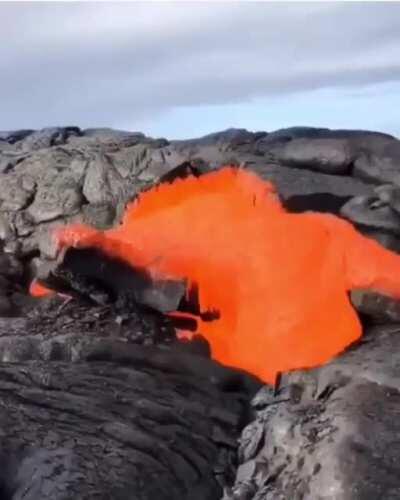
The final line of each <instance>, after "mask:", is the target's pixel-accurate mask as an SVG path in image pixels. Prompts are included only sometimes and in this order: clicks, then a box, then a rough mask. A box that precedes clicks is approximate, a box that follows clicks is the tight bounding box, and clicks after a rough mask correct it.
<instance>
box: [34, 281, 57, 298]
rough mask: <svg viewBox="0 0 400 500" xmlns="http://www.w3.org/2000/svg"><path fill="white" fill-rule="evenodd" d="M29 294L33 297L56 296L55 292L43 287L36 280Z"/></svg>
mask: <svg viewBox="0 0 400 500" xmlns="http://www.w3.org/2000/svg"><path fill="white" fill-rule="evenodd" d="M29 293H30V294H31V295H32V297H47V296H49V295H53V294H55V292H54V291H53V290H51V289H50V288H47V287H45V286H43V285H41V284H40V283H38V282H37V281H36V280H33V281H32V283H31V285H30V287H29Z"/></svg>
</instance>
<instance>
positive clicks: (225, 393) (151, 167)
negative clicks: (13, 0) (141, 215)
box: [0, 127, 400, 500]
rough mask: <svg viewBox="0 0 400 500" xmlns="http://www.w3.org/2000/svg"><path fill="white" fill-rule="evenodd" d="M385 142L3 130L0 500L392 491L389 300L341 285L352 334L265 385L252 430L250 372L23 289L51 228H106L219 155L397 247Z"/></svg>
mask: <svg viewBox="0 0 400 500" xmlns="http://www.w3.org/2000/svg"><path fill="white" fill-rule="evenodd" d="M399 145H400V142H399V141H398V140H397V139H396V138H394V137H392V136H389V135H387V134H380V133H377V132H366V131H348V130H329V129H315V128H310V127H294V128H290V129H282V130H278V131H275V132H271V133H267V132H256V133H253V132H248V131H246V130H244V129H229V130H227V131H223V132H219V133H216V134H210V135H208V136H205V137H203V138H200V139H193V140H187V141H168V140H166V139H152V138H149V137H146V136H145V135H143V134H141V133H136V132H125V131H118V130H112V129H88V130H81V129H79V128H77V127H55V128H51V129H44V130H40V131H33V130H20V131H11V132H0V240H1V241H2V249H1V251H0V358H1V360H2V364H1V365H0V378H1V381H2V382H1V384H0V400H1V403H2V404H1V405H0V407H1V410H0V433H1V438H2V446H1V448H0V471H4V472H3V473H0V498H5V499H7V500H17V499H20V498H26V499H32V500H38V499H39V498H40V499H42V498H52V499H53V498H54V499H67V498H104V499H106V498H107V499H109V498H115V499H125V498H126V499H128V498H138V499H139V498H140V499H146V498H149V499H150V498H156V497H157V498H161V499H162V498H165V499H170V500H174V499H185V498H188V499H196V498H199V499H210V500H213V499H220V498H221V496H222V494H223V493H222V491H223V489H224V491H225V493H224V498H225V499H236V500H239V499H241V500H250V499H253V500H258V499H263V500H268V499H271V500H272V499H273V500H279V499H282V500H283V499H288V498H289V499H291V500H300V499H306V500H318V499H332V500H350V499H356V500H367V499H372V498H373V499H377V498H385V499H388V500H390V499H395V498H399V497H400V481H399V479H398V476H399V474H398V463H399V461H400V449H399V447H398V445H397V434H398V433H399V430H400V429H398V428H397V427H398V424H397V420H398V419H397V418H396V417H397V415H398V412H399V404H400V401H399V392H398V387H399V377H400V371H399V366H400V363H399V359H398V355H397V353H398V352H399V348H400V345H399V342H400V335H399V333H398V327H397V326H393V325H392V326H388V323H392V324H393V323H396V322H398V321H399V319H400V309H399V305H398V302H396V301H392V300H390V299H388V298H386V297H382V296H379V295H377V294H374V293H371V292H365V291H358V292H356V293H353V294H352V300H353V304H354V306H355V307H356V308H357V309H358V310H359V312H360V314H361V315H362V318H363V321H365V322H366V324H368V325H369V326H368V327H367V330H368V331H367V336H366V337H365V339H364V340H363V342H361V343H359V344H358V345H356V346H354V348H352V349H351V350H349V351H348V352H347V353H346V354H344V355H342V356H340V357H338V358H337V360H335V361H334V362H332V363H331V364H329V365H327V366H325V367H322V368H321V369H318V370H312V371H308V372H298V373H293V374H290V375H286V376H284V377H283V380H282V383H281V385H280V387H279V388H277V390H275V391H274V390H272V389H268V388H266V387H265V388H263V389H261V390H260V392H259V393H258V395H257V396H256V398H255V399H254V401H253V404H254V411H256V418H255V419H253V421H252V422H250V423H248V422H249V419H248V417H249V416H251V415H246V398H248V397H249V394H250V393H251V391H252V390H254V388H255V386H256V383H255V382H254V380H250V381H249V379H247V378H243V375H242V374H238V373H232V371H230V370H225V369H224V368H221V367H219V366H218V365H216V364H215V363H212V362H210V361H209V360H208V359H207V357H206V356H205V355H204V353H203V350H204V345H202V349H201V350H202V352H201V353H200V354H198V353H197V354H196V353H195V354H192V353H190V352H187V351H185V350H184V352H181V351H180V349H182V346H181V345H175V344H174V342H173V340H172V339H173V336H174V333H173V332H174V330H173V327H172V325H171V324H170V323H169V322H168V321H166V320H165V318H164V317H162V316H161V315H157V314H154V312H152V313H148V314H145V313H144V312H143V310H141V311H140V313H139V312H138V311H136V313H135V311H131V312H130V314H128V315H127V314H126V312H125V311H123V310H116V309H115V308H113V307H112V306H109V305H106V306H93V305H91V306H90V307H89V305H88V304H86V303H77V302H76V301H72V302H71V303H68V304H66V305H65V304H62V303H61V302H60V299H51V300H50V301H47V300H44V301H41V302H40V303H38V302H37V301H36V300H33V299H29V298H28V297H27V296H26V293H25V292H26V286H27V283H28V282H29V280H30V279H31V277H32V275H33V274H34V273H35V272H36V270H37V268H38V266H40V263H41V259H42V257H43V256H47V257H51V256H52V251H53V249H52V246H51V242H50V241H49V239H48V234H49V231H50V230H51V229H52V228H53V227H54V226H56V225H58V224H63V223H66V222H70V221H78V220H84V221H85V222H88V223H90V224H93V225H95V226H97V227H99V228H101V229H104V228H107V227H110V226H112V225H114V224H115V223H117V222H118V220H119V219H120V217H121V215H122V213H123V209H124V206H125V204H126V202H127V201H128V200H131V199H132V198H134V197H135V196H136V195H137V193H138V192H139V191H140V190H142V189H145V188H147V187H148V186H150V185H152V184H154V183H156V182H159V181H160V179H164V180H171V178H172V177H174V176H181V175H184V174H185V173H188V172H189V173H196V172H199V173H201V172H204V171H205V170H208V169H212V168H217V167H218V166H219V165H221V164H224V163H231V164H236V165H240V166H242V167H244V168H249V169H253V170H255V171H256V172H258V173H259V174H260V175H261V176H262V177H263V178H265V179H267V180H271V181H272V182H274V183H275V184H276V185H277V187H278V190H279V192H280V195H281V197H282V199H283V202H284V204H285V205H286V206H287V208H288V209H289V210H293V211H295V212H301V211H306V210H317V211H325V212H332V213H337V214H339V213H340V214H341V215H342V216H344V217H346V218H348V219H349V220H351V221H352V222H353V223H355V224H356V225H357V226H358V227H359V229H361V230H362V231H363V232H364V233H366V234H368V235H370V236H371V237H373V238H375V239H377V240H379V241H381V242H382V243H383V244H384V245H385V246H387V247H388V248H391V249H393V250H395V251H400V239H399V238H400V229H399V228H400V215H399V214H400V202H399V200H400V181H399V178H400V177H399V168H400V163H399V160H400V146H399ZM177 167H179V168H177ZM196 169H197V170H196ZM373 324H375V326H372V325H373ZM376 324H378V325H376ZM99 339H100V340H102V344H101V345H99V344H98V342H99ZM105 341H106V343H104V342H105ZM117 341H119V342H117ZM121 341H122V342H123V344H121V343H120V342H121ZM154 344H157V345H154ZM158 344H162V346H161V347H160V346H159V345H158ZM160 349H161V350H160ZM184 349H191V350H193V349H194V350H195V351H196V350H197V347H196V345H195V346H193V345H191V344H190V345H185V346H184ZM205 351H207V349H205ZM88 353H91V355H90V356H89V358H90V359H91V360H92V361H90V362H89V361H88ZM10 361H12V362H13V363H15V364H9V363H8V362H10ZM245 424H248V425H247V426H246V428H245V429H244V431H243V434H242V437H241V438H240V440H239V441H237V438H238V436H239V432H240V429H241V427H242V426H243V425H245ZM238 443H239V448H238V449H237V445H238ZM236 462H238V464H239V468H238V470H237V474H236V478H234V477H233V476H234V471H235V465H236ZM32 471H35V473H32ZM110 478H111V481H110ZM231 480H232V481H231ZM232 484H234V486H233V487H232ZM77 492H79V494H78V493H77ZM132 492H134V493H132ZM133 495H136V496H133Z"/></svg>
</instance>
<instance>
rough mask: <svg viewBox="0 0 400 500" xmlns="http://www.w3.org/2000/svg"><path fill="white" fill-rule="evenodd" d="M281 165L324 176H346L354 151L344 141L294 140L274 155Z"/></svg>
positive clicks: (349, 143) (347, 142) (348, 143)
mask: <svg viewBox="0 0 400 500" xmlns="http://www.w3.org/2000/svg"><path fill="white" fill-rule="evenodd" d="M275 157H276V159H277V160H278V161H279V162H280V163H282V164H283V165H286V166H289V167H295V168H308V169H310V170H316V171H318V172H323V173H325V174H335V175H338V174H339V175H341V174H348V173H349V171H350V166H351V164H352V162H353V159H354V150H353V148H352V144H351V142H350V141H348V140H346V139H328V138H326V139H294V140H292V141H289V142H288V143H286V144H284V145H283V146H282V147H281V148H279V149H278V150H277V152H276V154H275Z"/></svg>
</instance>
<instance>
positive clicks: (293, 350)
mask: <svg viewBox="0 0 400 500" xmlns="http://www.w3.org/2000/svg"><path fill="white" fill-rule="evenodd" d="M56 238H57V241H58V244H59V246H60V247H61V246H74V247H77V248H83V247H99V248H101V249H102V250H103V251H104V252H105V253H106V254H108V255H112V256H116V257H119V258H122V259H124V260H125V261H126V262H128V263H130V264H132V265H135V266H144V267H146V268H147V269H148V270H149V271H150V272H151V273H152V274H153V275H154V276H156V277H164V278H185V279H187V280H188V281H189V283H196V284H197V285H198V288H199V300H200V306H201V310H202V311H209V310H218V311H219V313H220V317H219V319H217V320H214V321H200V322H199V326H198V331H199V333H201V334H202V335H203V336H204V337H205V338H206V339H207V340H208V341H209V343H210V346H211V352H212V356H213V358H214V359H216V360H218V361H220V362H221V363H223V364H226V365H230V366H233V367H237V368H241V369H243V370H246V371H248V372H250V373H252V374H254V375H257V376H258V377H260V378H261V379H262V380H263V381H265V382H267V383H274V382H275V378H276V376H277V374H278V373H279V372H285V371H289V370H293V369H298V368H310V367H315V366H319V365H321V364H323V363H325V362H327V361H329V360H330V359H331V358H332V357H333V356H335V355H336V354H338V353H339V352H341V351H342V350H343V349H345V347H346V346H348V345H349V344H350V343H352V342H353V341H355V340H356V339H357V338H359V337H360V335H361V325H360V322H359V320H358V317H357V314H356V312H355V311H354V310H353V308H352V306H351V304H350V302H349V298H348V294H347V292H348V291H349V290H350V289H351V288H357V287H372V288H374V289H375V290H379V291H381V292H383V293H387V294H390V295H393V296H396V297H400V257H399V256H397V255H396V254H394V253H392V252H390V251H388V250H385V249H384V248H383V247H381V246H380V245H379V244H378V243H376V242H375V241H373V240H370V239H368V238H365V237H363V236H362V235H361V234H359V233H358V232H357V231H356V230H355V229H354V228H353V226H352V225H351V224H350V223H348V222H346V221H344V220H341V219H339V218H338V217H335V216H331V215H326V214H316V213H304V214H290V213H287V212H286V211H285V210H284V209H283V208H282V206H281V204H280V202H279V201H278V198H277V196H276V192H275V190H274V187H273V185H272V184H270V183H267V182H264V181H262V180H261V179H260V178H259V177H257V176H256V175H255V174H253V173H250V172H248V171H245V170H242V169H235V168H231V167H224V168H223V169H221V170H218V171H216V172H212V173H209V174H206V175H204V176H201V177H199V178H195V177H188V178H186V179H183V180H176V181H175V182H174V183H173V184H162V185H160V186H158V187H155V188H153V189H152V190H150V191H147V192H145V193H143V194H142V195H141V196H140V197H139V198H138V199H137V200H135V202H133V203H131V204H130V205H128V207H127V209H126V212H125V216H124V218H123V221H122V223H121V225H120V226H119V227H117V228H115V229H111V230H108V231H104V232H100V231H97V230H95V229H93V228H90V227H87V226H83V225H72V226H67V227H64V228H62V229H60V230H58V231H57V233H56Z"/></svg>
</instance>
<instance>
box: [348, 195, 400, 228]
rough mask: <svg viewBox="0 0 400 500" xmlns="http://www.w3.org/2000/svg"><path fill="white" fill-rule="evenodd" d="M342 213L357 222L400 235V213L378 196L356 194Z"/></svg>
mask: <svg viewBox="0 0 400 500" xmlns="http://www.w3.org/2000/svg"><path fill="white" fill-rule="evenodd" d="M340 213H341V215H342V216H343V217H345V218H346V219H349V220H350V221H351V222H353V223H355V224H358V225H361V226H365V227H368V228H373V229H378V230H382V231H385V232H390V233H393V234H395V235H400V215H399V214H398V213H397V212H396V211H394V210H393V209H392V208H391V207H390V206H389V205H388V204H386V203H385V202H383V201H382V200H380V199H379V198H378V197H377V196H356V197H354V198H353V199H351V200H349V201H348V202H347V203H346V204H345V205H344V206H343V207H342V208H341V211H340Z"/></svg>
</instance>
